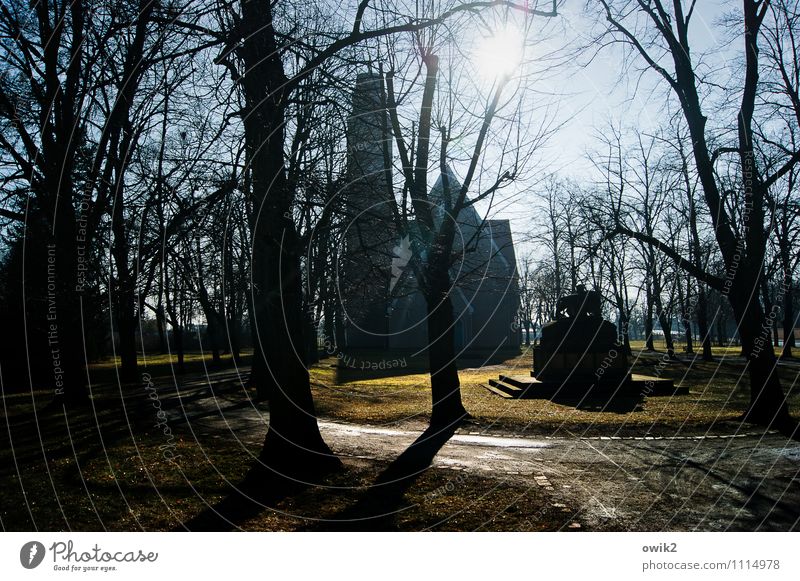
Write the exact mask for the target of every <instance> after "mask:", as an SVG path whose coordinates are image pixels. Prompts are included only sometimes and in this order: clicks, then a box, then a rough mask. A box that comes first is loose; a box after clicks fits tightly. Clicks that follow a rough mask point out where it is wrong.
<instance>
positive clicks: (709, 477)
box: [169, 376, 800, 531]
mask: <svg viewBox="0 0 800 581" xmlns="http://www.w3.org/2000/svg"><path fill="white" fill-rule="evenodd" d="M215 379H220V380H222V379H228V380H229V379H231V378H230V377H224V376H219V377H216V378H215ZM234 391H235V390H234ZM173 398H174V399H173V403H174V404H175V405H174V406H170V407H171V408H172V409H171V411H170V412H169V415H170V421H171V422H173V423H175V424H176V425H179V426H183V427H185V428H186V430H187V431H189V432H192V433H194V434H196V435H204V436H208V435H212V436H213V437H219V438H235V439H239V440H241V441H243V442H244V443H246V444H254V445H257V444H258V443H260V442H261V441H262V440H263V437H264V433H265V432H266V427H267V423H268V420H269V414H268V412H267V411H266V408H265V406H253V405H251V404H250V403H249V402H244V403H242V398H241V391H239V392H238V393H232V392H231V391H230V390H228V391H225V390H219V389H217V390H216V392H215V391H214V390H212V389H210V388H209V387H208V384H207V383H205V382H204V381H198V382H196V383H194V384H192V383H186V384H184V386H183V388H182V390H181V392H180V397H177V396H173ZM424 428H425V426H424V425H422V424H419V423H405V424H402V425H394V426H391V427H382V426H369V425H354V424H344V423H339V422H333V421H327V420H325V419H322V420H320V429H321V431H322V433H323V436H324V438H325V440H326V442H328V444H329V445H330V446H331V448H332V449H333V450H334V452H335V453H337V454H338V455H341V456H345V457H348V456H349V457H354V458H368V459H378V460H386V461H391V460H393V459H395V458H396V457H397V456H398V455H399V454H400V453H402V452H403V451H404V450H405V449H406V448H407V447H408V446H409V445H410V444H411V443H412V442H413V441H414V440H415V439H416V438H417V437H418V436H419V435H420V433H421V432H422V431H423V430H424ZM432 468H433V469H438V470H450V471H453V474H454V478H452V479H451V481H453V482H458V476H457V473H459V472H461V473H474V474H480V475H481V476H483V477H485V478H486V477H488V478H492V479H497V480H498V481H503V482H505V483H508V482H512V483H513V484H514V485H515V486H518V487H520V489H525V488H527V487H533V486H535V487H539V488H541V489H542V490H541V491H542V492H545V494H547V495H548V496H549V498H550V500H551V503H552V504H553V505H554V506H557V507H559V506H563V507H564V510H565V511H571V512H572V513H573V518H574V520H575V521H576V522H581V523H583V526H584V527H585V528H589V529H592V530H713V531H718V530H795V529H798V528H800V521H799V520H798V519H799V518H800V443H798V442H795V441H792V440H787V439H786V438H785V437H783V436H781V435H779V434H777V433H774V432H767V433H765V432H763V431H762V432H757V431H751V432H747V433H731V434H727V435H714V436H705V437H704V436H696V437H679V438H644V437H642V438H611V437H597V438H582V437H578V436H575V437H558V438H552V437H542V436H533V435H525V434H502V433H500V434H498V433H497V431H496V430H492V433H491V434H489V433H486V432H484V431H483V430H482V429H481V427H480V426H476V425H470V426H466V427H464V428H461V429H459V431H458V432H457V433H456V434H455V435H454V436H453V438H451V439H450V441H449V442H448V443H447V444H445V446H444V447H443V448H442V449H441V450H440V451H439V453H438V454H437V455H436V457H435V458H434V461H433V465H432Z"/></svg>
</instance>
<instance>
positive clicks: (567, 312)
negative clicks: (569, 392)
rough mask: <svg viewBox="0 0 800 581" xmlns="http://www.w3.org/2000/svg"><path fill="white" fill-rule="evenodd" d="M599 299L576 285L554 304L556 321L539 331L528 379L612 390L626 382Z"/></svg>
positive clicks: (623, 359)
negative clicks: (573, 290)
mask: <svg viewBox="0 0 800 581" xmlns="http://www.w3.org/2000/svg"><path fill="white" fill-rule="evenodd" d="M601 307H602V297H601V296H600V293H598V292H597V291H594V290H586V287H585V286H584V285H582V284H579V285H578V286H577V288H576V289H575V292H574V293H573V294H571V295H566V296H564V297H561V298H560V299H559V300H558V303H557V305H556V320H555V321H551V322H550V323H547V324H546V325H544V326H543V327H542V337H541V341H540V343H539V346H538V347H535V348H534V350H533V371H532V373H531V375H532V376H533V377H535V378H536V379H538V380H539V381H541V382H542V383H557V384H565V383H569V384H575V385H580V386H586V387H589V386H591V385H595V386H608V387H615V386H619V385H620V384H622V383H625V382H627V381H630V379H631V376H630V372H629V368H628V357H627V354H626V353H625V349H624V348H623V347H622V345H620V344H619V343H618V342H617V328H616V326H615V325H614V324H613V323H611V322H609V321H606V320H604V319H603V316H602V314H601V311H602V309H601Z"/></svg>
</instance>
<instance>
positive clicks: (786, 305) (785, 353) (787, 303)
mask: <svg viewBox="0 0 800 581" xmlns="http://www.w3.org/2000/svg"><path fill="white" fill-rule="evenodd" d="M785 284H786V287H785V288H784V293H783V349H782V350H781V359H790V358H791V357H792V348H793V347H794V346H795V339H794V327H795V325H796V324H797V321H795V316H794V302H793V301H792V299H793V296H794V285H793V284H792V278H791V276H788V277H787V278H786V283H785Z"/></svg>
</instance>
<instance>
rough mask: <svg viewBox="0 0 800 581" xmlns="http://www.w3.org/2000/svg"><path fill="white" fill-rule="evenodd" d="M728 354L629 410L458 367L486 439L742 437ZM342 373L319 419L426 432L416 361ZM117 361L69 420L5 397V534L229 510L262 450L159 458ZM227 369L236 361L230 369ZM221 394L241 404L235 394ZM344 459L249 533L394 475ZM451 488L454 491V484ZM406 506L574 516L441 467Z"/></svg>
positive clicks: (448, 525)
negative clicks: (496, 390)
mask: <svg viewBox="0 0 800 581" xmlns="http://www.w3.org/2000/svg"><path fill="white" fill-rule="evenodd" d="M634 347H635V349H636V350H639V349H641V348H642V346H641V345H634ZM720 352H721V350H720V349H716V348H715V355H717V359H716V360H715V361H714V362H710V363H705V362H701V361H699V360H696V361H692V360H690V359H689V358H688V357H687V356H686V355H683V354H681V355H680V358H679V361H677V362H672V363H669V364H668V365H666V367H665V368H664V369H663V372H662V374H661V375H662V377H669V378H672V379H673V380H675V383H676V385H685V386H688V387H689V393H688V394H687V395H681V396H674V397H651V398H644V399H642V400H641V401H635V402H631V404H632V405H631V406H628V408H627V409H626V411H620V410H619V408H614V410H605V411H603V409H602V406H599V407H597V406H594V407H592V406H588V407H587V406H571V405H563V404H559V403H554V402H551V401H548V400H505V399H502V398H500V397H498V396H495V395H493V394H491V393H490V392H489V391H487V390H486V389H484V388H483V387H482V385H483V384H484V383H486V382H487V381H488V379H490V378H494V377H497V375H498V374H500V373H509V372H511V373H516V374H524V373H527V372H528V370H529V369H530V363H531V357H530V353H528V352H523V353H521V354H520V355H518V356H515V357H512V358H510V359H508V360H507V361H505V362H503V363H502V364H500V365H492V366H488V367H479V366H478V365H475V366H473V367H470V368H465V369H463V370H462V371H461V373H460V377H461V383H462V393H463V399H464V403H465V406H466V407H467V409H468V410H469V411H470V413H471V414H472V415H473V416H474V417H475V420H476V422H477V423H478V424H479V426H480V428H479V429H482V430H486V431H488V432H494V431H497V432H509V431H510V432H513V433H522V432H524V433H526V434H540V435H541V434H544V435H556V434H557V435H560V436H570V435H610V436H613V435H631V434H636V435H644V434H648V433H649V434H651V435H679V434H684V433H686V434H689V433H704V432H706V431H708V430H712V431H715V430H724V431H727V432H732V431H735V430H737V429H739V424H737V423H735V422H734V421H733V420H735V419H736V417H737V416H739V415H740V414H741V413H742V411H743V410H744V409H745V406H746V404H747V401H748V397H749V395H748V388H747V378H746V374H744V375H743V373H744V362H743V360H742V359H741V358H739V357H736V356H737V355H738V350H737V349H735V348H732V349H729V350H726V353H725V356H724V357H723V356H722V355H721V354H720ZM661 357H662V354H661V353H655V354H648V353H640V354H639V355H638V356H635V357H634V359H635V364H634V372H636V373H643V374H652V373H653V370H654V369H655V367H656V365H657V364H658V361H659V360H660V359H661ZM248 359H249V358H248V357H246V358H245V364H247V363H249V361H248ZM174 363H175V361H174V360H170V359H168V358H166V357H161V358H150V359H148V361H147V368H146V371H147V372H148V373H149V374H150V375H151V376H152V377H153V378H161V379H160V382H161V384H162V385H164V386H165V387H164V393H166V391H167V389H168V386H169V385H170V384H171V383H172V382H173V379H172V378H173V373H172V368H171V365H172V364H174ZM335 363H336V360H335V359H334V358H329V359H325V360H323V361H321V362H320V363H319V364H316V365H314V366H313V367H312V369H311V377H312V383H313V393H314V398H315V403H316V407H317V411H318V414H319V415H320V417H323V418H326V419H329V420H336V421H345V422H354V423H369V424H382V425H387V424H389V425H391V424H397V423H404V424H405V425H406V426H412V427H414V428H415V427H417V426H419V427H420V428H421V427H422V426H424V423H425V422H426V421H427V417H428V413H429V410H430V399H429V398H430V391H429V382H428V376H427V374H425V373H423V372H421V369H422V367H419V366H418V364H420V362H409V365H408V367H407V368H406V369H404V370H402V372H403V373H406V372H407V373H406V374H404V375H394V376H388V377H372V378H364V379H358V378H354V377H352V375H351V376H348V377H346V378H344V377H343V376H342V374H341V373H340V370H338V369H337V368H336V367H335V366H334V364H335ZM114 364H115V362H113V361H104V362H101V363H98V364H95V365H93V367H92V369H91V373H92V378H93V384H94V389H93V394H94V397H93V399H92V400H91V405H90V406H89V407H86V408H81V409H76V410H70V411H69V412H68V413H67V414H64V413H63V411H62V410H60V409H55V408H52V407H47V405H46V404H47V394H46V393H44V392H34V393H33V394H32V393H31V392H30V391H28V392H24V393H6V394H4V397H3V415H4V423H6V427H5V428H4V429H3V430H1V431H0V467H1V468H0V486H2V489H3V494H2V501H0V524H1V525H2V527H3V528H4V529H6V530H31V529H34V528H37V529H40V530H67V529H71V530H102V529H110V530H141V529H144V530H170V529H173V528H176V527H180V526H181V523H183V522H186V521H187V520H189V519H191V518H192V517H193V516H195V515H197V514H198V513H200V512H202V511H204V510H206V509H207V508H208V507H209V506H211V505H214V504H215V503H216V502H219V501H221V500H222V499H223V498H225V497H226V496H227V495H228V494H229V493H230V492H231V490H232V484H233V483H236V482H238V481H240V480H241V478H242V477H243V476H244V474H245V472H246V471H247V468H248V466H249V465H250V464H251V462H252V459H253V457H254V456H255V455H257V453H258V449H259V443H258V442H251V443H247V442H240V441H236V440H235V439H233V438H231V437H220V435H219V434H205V433H202V432H199V431H194V432H192V431H191V430H190V429H189V426H186V425H185V424H183V425H177V426H176V427H175V432H174V437H175V453H176V454H180V456H181V461H180V462H179V463H172V462H167V461H165V460H164V458H163V456H162V452H161V450H160V449H159V443H160V442H163V435H162V434H160V433H159V429H158V428H157V427H156V426H155V425H154V421H153V408H152V405H151V401H150V400H148V399H147V397H144V395H143V393H142V391H141V386H135V385H134V386H122V387H119V386H117V385H116V383H115V382H114V381H113V378H114V377H115V369H114ZM209 365H210V356H207V357H202V356H200V355H190V356H187V359H186V366H187V368H188V369H189V370H191V371H194V372H197V373H202V371H203V370H204V369H206V368H209ZM231 365H232V362H230V360H229V359H228V360H226V361H225V362H224V363H223V366H228V367H231ZM231 369H232V367H231ZM143 371H144V369H143ZM395 371H397V370H395ZM780 373H781V379H782V383H783V386H784V390H785V391H787V392H788V393H789V397H788V402H789V406H790V409H792V410H793V411H795V412H796V411H797V410H798V409H800V394H798V389H797V379H798V374H799V373H800V366H799V365H798V364H797V363H792V364H790V365H785V366H781V368H780ZM176 377H177V376H176ZM197 377H198V376H197V374H195V375H194V376H193V378H194V379H197ZM95 381H96V382H97V383H94V382H95ZM225 396H226V397H228V398H236V397H240V398H241V399H242V400H243V401H244V400H245V399H246V393H245V391H244V390H241V389H240V390H239V391H238V392H237V391H236V390H231V391H230V392H227V393H226V394H225ZM471 429H476V428H474V427H473V428H471ZM344 461H345V468H346V469H345V470H343V471H341V472H339V473H337V474H334V475H332V476H331V477H330V478H329V479H328V480H327V481H326V483H325V484H326V486H325V487H310V488H308V489H305V490H302V491H300V492H298V493H297V494H295V495H293V496H291V497H289V498H286V499H284V500H282V501H280V502H277V503H276V504H275V505H274V506H272V507H271V508H270V509H267V510H263V511H260V512H259V514H257V515H255V516H253V517H252V518H250V519H249V520H246V521H245V522H244V523H243V524H242V526H243V528H246V529H253V530H298V529H299V530H318V529H320V528H325V525H324V523H323V524H321V523H320V521H319V520H317V519H325V518H328V517H331V516H333V515H336V514H337V513H340V512H341V511H342V510H344V509H346V508H347V507H348V506H352V505H353V504H354V503H355V502H356V501H357V500H358V498H359V497H360V496H361V495H362V494H363V493H364V491H366V490H368V489H369V486H370V484H372V483H373V482H374V481H375V479H376V478H377V476H378V475H379V474H380V473H381V472H382V471H383V470H384V469H385V467H386V462H383V461H377V460H370V459H365V458H345V459H344ZM454 478H457V479H458V484H459V485H458V486H448V483H452V482H453V481H454ZM437 491H438V492H437ZM404 503H405V507H406V508H405V509H404V510H403V511H402V512H400V513H398V515H397V516H396V518H395V520H394V522H395V525H396V526H397V528H399V529H401V530H420V529H429V528H430V529H436V530H450V529H453V530H472V529H476V528H481V529H484V530H558V529H559V528H562V527H565V526H568V525H569V522H567V520H568V518H569V514H568V513H569V509H568V508H565V507H559V506H556V505H550V504H548V503H547V501H546V499H544V497H543V496H542V493H541V491H540V490H539V488H538V487H536V486H530V487H520V486H519V485H512V484H509V483H506V482H504V481H503V480H502V479H500V480H498V479H497V478H492V477H489V476H487V475H481V474H468V473H454V472H452V471H450V470H445V469H440V468H437V469H429V470H426V471H425V472H423V473H422V474H421V475H420V477H419V478H418V479H417V480H416V481H415V483H414V485H413V486H412V487H411V488H410V489H409V490H408V491H407V492H406V493H405V496H404ZM565 519H567V520H565Z"/></svg>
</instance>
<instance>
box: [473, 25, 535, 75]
mask: <svg viewBox="0 0 800 581" xmlns="http://www.w3.org/2000/svg"><path fill="white" fill-rule="evenodd" d="M522 45H523V39H522V35H521V34H520V32H519V30H517V29H516V28H506V29H505V30H502V31H498V32H497V33H495V34H494V35H493V36H489V37H486V38H484V39H482V40H481V41H480V42H479V43H478V47H477V49H476V52H475V64H476V66H477V68H478V73H479V74H480V75H481V76H482V77H485V78H487V79H495V78H499V77H501V76H503V75H513V74H514V71H515V70H516V69H517V68H518V67H519V65H520V63H521V61H522Z"/></svg>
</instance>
